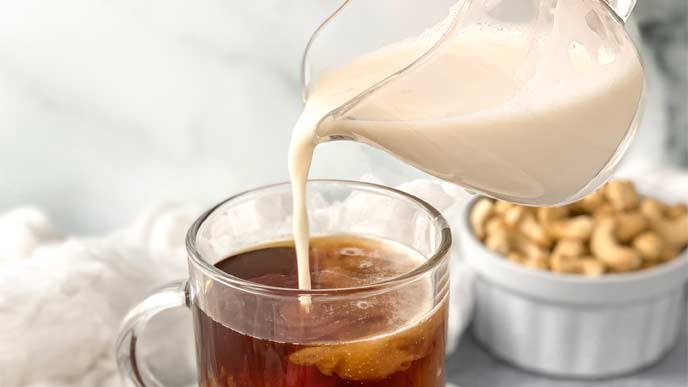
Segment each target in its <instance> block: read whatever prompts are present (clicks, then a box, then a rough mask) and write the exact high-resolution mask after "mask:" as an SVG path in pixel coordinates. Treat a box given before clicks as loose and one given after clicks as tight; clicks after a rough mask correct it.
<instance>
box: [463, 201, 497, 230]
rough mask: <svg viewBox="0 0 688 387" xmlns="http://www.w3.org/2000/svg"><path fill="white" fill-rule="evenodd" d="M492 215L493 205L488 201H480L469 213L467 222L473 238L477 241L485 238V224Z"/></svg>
mask: <svg viewBox="0 0 688 387" xmlns="http://www.w3.org/2000/svg"><path fill="white" fill-rule="evenodd" d="M492 214H494V203H493V202H492V200H490V199H487V198H485V199H480V200H479V201H478V202H477V203H475V206H473V209H472V211H471V214H470V217H469V220H470V222H471V227H472V228H473V232H474V233H475V236H476V237H478V238H479V239H481V240H482V239H484V238H485V234H486V232H485V223H487V220H488V219H489V218H490V217H491V216H492Z"/></svg>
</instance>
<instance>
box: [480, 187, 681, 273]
mask: <svg viewBox="0 0 688 387" xmlns="http://www.w3.org/2000/svg"><path fill="white" fill-rule="evenodd" d="M469 220H470V225H471V228H472V229H473V233H474V234H475V236H476V237H477V238H478V239H480V240H481V241H482V242H483V243H484V244H485V246H486V247H487V248H488V249H490V250H492V251H494V252H496V253H498V254H500V255H503V256H505V257H506V258H507V259H509V260H510V261H513V262H517V263H519V264H522V265H524V266H527V267H530V268H533V269H540V270H549V271H552V272H555V273H565V274H581V275H586V276H593V277H594V276H601V275H603V274H605V273H622V272H629V271H635V270H641V269H646V268H651V267H654V266H657V265H659V264H662V263H664V262H669V261H671V260H673V259H675V258H676V257H678V256H679V255H680V254H681V253H682V251H683V250H684V249H685V248H686V245H688V206H687V205H686V204H685V203H679V204H674V205H669V204H666V203H662V202H660V201H659V200H656V199H653V198H650V197H642V196H640V195H639V194H638V192H637V191H636V188H635V186H634V184H633V183H632V182H630V181H625V180H615V181H612V182H610V183H608V184H607V185H605V186H604V187H602V188H601V189H599V190H598V191H596V192H594V193H592V194H590V195H588V196H586V197H585V198H583V199H581V200H580V201H578V202H575V203H572V204H569V205H566V206H561V207H540V208H534V207H524V206H519V205H515V204H512V203H508V202H503V201H494V200H492V199H488V198H483V199H480V200H479V201H477V202H476V203H475V205H474V206H473V208H472V210H471V213H470V215H469Z"/></svg>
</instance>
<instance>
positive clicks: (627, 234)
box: [616, 211, 648, 242]
mask: <svg viewBox="0 0 688 387" xmlns="http://www.w3.org/2000/svg"><path fill="white" fill-rule="evenodd" d="M647 227H648V224H647V220H646V219H645V216H643V214H642V213H641V212H640V211H633V212H623V213H620V214H618V215H616V238H617V239H618V240H619V241H621V242H629V241H631V240H632V239H633V238H635V237H636V236H638V235H639V234H640V233H641V232H643V231H645V230H647Z"/></svg>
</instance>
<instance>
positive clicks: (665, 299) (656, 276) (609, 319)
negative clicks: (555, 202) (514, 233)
mask: <svg viewBox="0 0 688 387" xmlns="http://www.w3.org/2000/svg"><path fill="white" fill-rule="evenodd" d="M476 201H477V198H476V199H475V200H473V201H471V202H470V203H469V204H468V205H467V206H466V208H465V211H464V214H463V215H462V219H463V220H462V222H463V223H462V225H461V227H460V234H461V235H460V237H461V242H462V243H461V245H462V250H463V251H462V252H463V256H464V258H465V259H466V261H467V262H468V264H469V265H470V266H471V267H473V268H474V269H475V270H476V271H477V272H478V276H477V277H478V279H477V282H476V297H477V298H476V308H475V317H474V321H473V328H472V331H473V334H474V336H475V337H476V339H477V340H478V341H479V342H480V343H481V344H482V345H483V346H484V347H485V348H486V349H488V350H489V351H490V352H492V354H493V355H495V356H497V357H499V358H501V359H503V360H505V361H507V362H509V363H512V364H514V365H516V366H518V367H521V368H523V369H526V370H529V371H533V372H537V373H542V374H547V375H552V376H557V377H575V378H605V377H611V376H616V375H621V374H625V373H629V372H632V371H635V370H638V369H640V368H643V367H646V366H648V365H650V364H652V363H654V362H656V361H657V360H659V359H660V358H661V357H662V356H663V355H664V354H666V353H667V352H668V351H669V350H671V348H672V347H673V346H674V344H675V343H676V341H677V336H678V334H679V332H680V330H681V324H682V322H683V321H684V320H683V316H684V313H685V309H686V299H685V296H684V291H685V286H684V285H685V283H686V281H687V280H688V254H687V253H686V252H685V251H684V252H683V254H682V255H681V256H680V257H679V258H677V259H675V260H674V261H672V262H669V263H666V264H664V265H661V266H658V267H656V268H653V269H649V270H644V271H640V272H635V273H629V274H617V275H609V276H604V277H600V278H588V277H582V276H575V275H559V274H552V273H549V272H545V271H537V270H533V269H529V268H526V267H524V266H521V265H518V264H516V263H513V262H510V261H508V260H507V259H505V258H503V257H502V256H500V255H498V254H496V253H493V252H492V251H489V250H488V249H487V248H485V247H484V246H483V244H482V243H481V242H480V241H479V240H478V239H477V238H476V237H475V236H474V235H473V233H472V232H471V231H470V227H469V223H468V214H469V212H470V209H471V208H472V206H473V204H474V203H475V202H476Z"/></svg>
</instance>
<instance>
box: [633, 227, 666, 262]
mask: <svg viewBox="0 0 688 387" xmlns="http://www.w3.org/2000/svg"><path fill="white" fill-rule="evenodd" d="M633 248H634V249H635V251H637V252H638V254H640V256H641V257H643V259H645V260H649V261H656V260H659V259H660V257H661V256H662V250H663V249H664V243H663V242H662V238H660V237H659V235H657V234H656V233H654V232H652V231H646V232H644V233H642V234H640V235H638V236H637V237H636V238H635V239H633Z"/></svg>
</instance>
